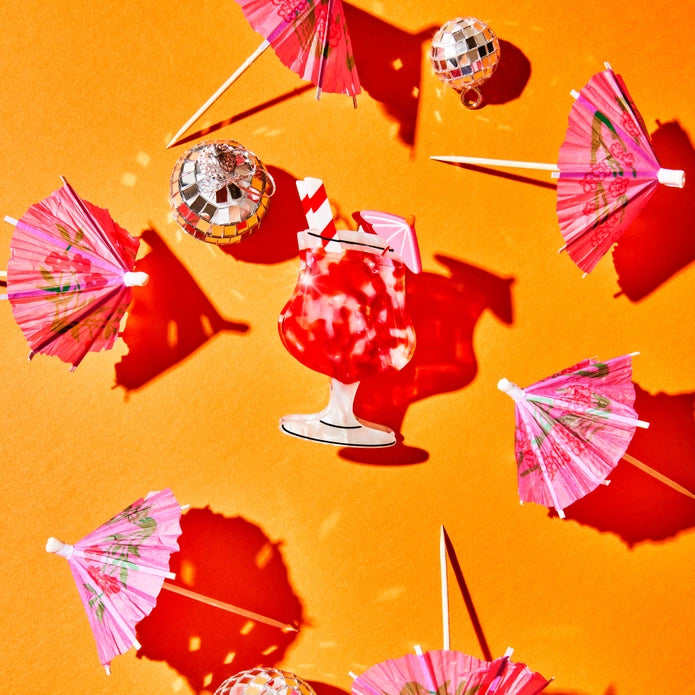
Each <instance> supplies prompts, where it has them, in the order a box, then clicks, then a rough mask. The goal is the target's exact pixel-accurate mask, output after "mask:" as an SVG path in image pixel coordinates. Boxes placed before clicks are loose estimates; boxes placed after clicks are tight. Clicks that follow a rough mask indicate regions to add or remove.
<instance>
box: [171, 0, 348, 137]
mask: <svg viewBox="0 0 695 695" xmlns="http://www.w3.org/2000/svg"><path fill="white" fill-rule="evenodd" d="M237 2H238V4H239V5H240V6H241V9H242V11H243V13H244V16H245V17H246V19H247V20H248V22H249V24H250V25H251V26H252V27H253V29H254V30H255V31H257V32H258V33H259V34H261V36H263V37H264V39H263V41H262V42H261V44H260V45H259V46H258V48H257V49H256V50H255V51H254V52H253V53H252V54H251V55H250V56H249V57H248V58H247V59H246V60H245V61H244V63H242V65H241V66H239V67H238V68H237V69H236V70H235V71H234V72H233V73H232V74H231V75H230V76H229V77H228V78H227V80H225V82H224V83H222V85H220V87H219V88H218V89H217V91H216V92H215V93H214V94H213V95H212V96H211V97H210V98H209V99H208V100H207V101H206V102H205V103H204V104H203V105H202V106H201V107H200V108H199V109H198V110H197V111H196V112H195V113H194V114H193V116H191V117H190V118H189V119H188V120H187V121H186V123H184V125H183V126H182V127H181V128H180V130H179V131H178V132H177V133H176V135H174V137H173V138H172V139H171V140H170V141H169V144H168V145H167V147H171V146H172V145H174V144H176V142H178V140H179V138H180V137H181V136H182V135H183V134H184V133H185V132H186V131H187V130H188V128H190V127H191V125H193V123H195V122H196V121H197V120H198V118H200V116H202V115H203V114H204V113H205V112H206V111H207V110H208V109H209V108H210V106H212V104H214V103H215V101H217V99H219V98H220V96H222V94H223V93H224V92H225V91H226V90H227V89H228V88H229V87H230V86H231V85H232V84H233V83H234V82H235V81H236V80H237V79H238V78H239V77H240V76H241V74H242V73H243V72H244V71H245V70H246V69H247V68H248V67H249V66H250V65H251V64H252V63H253V62H254V61H255V60H256V59H257V58H258V57H259V56H260V55H261V54H262V53H263V52H264V51H265V50H266V49H267V48H270V47H272V48H273V50H274V51H275V54H276V55H277V56H278V58H280V60H281V61H282V62H283V63H284V64H285V65H286V66H287V67H288V68H289V69H290V70H292V71H293V72H295V73H296V74H297V75H299V77H301V78H302V79H303V80H307V81H309V82H312V83H313V84H315V85H316V98H317V99H318V98H319V97H320V96H321V92H332V93H335V94H347V95H348V96H351V97H352V98H353V102H354V103H355V105H356V101H355V97H356V95H357V94H359V93H360V81H359V77H358V76H357V68H356V67H355V58H354V56H353V54H352V45H351V43H350V34H349V33H348V28H347V22H346V21H345V13H344V12H343V5H342V3H341V0H277V1H275V0H274V1H273V2H268V0H237Z"/></svg>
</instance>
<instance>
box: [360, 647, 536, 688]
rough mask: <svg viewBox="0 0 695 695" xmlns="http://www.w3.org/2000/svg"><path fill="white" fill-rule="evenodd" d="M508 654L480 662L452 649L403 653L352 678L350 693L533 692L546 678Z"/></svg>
mask: <svg viewBox="0 0 695 695" xmlns="http://www.w3.org/2000/svg"><path fill="white" fill-rule="evenodd" d="M509 656H510V654H509V653H508V654H505V655H504V656H502V657H500V658H498V659H495V660H494V661H483V660H482V659H478V658H476V657H474V656H469V655H468V654H464V653H463V652H459V651H455V650H453V649H440V650H434V651H428V652H424V653H423V652H422V651H420V650H419V649H418V650H417V652H416V653H415V654H405V655H404V656H401V657H400V658H398V659H389V660H387V661H383V662H381V663H378V664H376V665H374V666H372V667H371V668H369V669H367V670H366V671H365V672H364V673H362V674H360V675H359V676H356V677H355V680H354V681H353V683H352V693H353V695H459V694H463V693H469V694H473V693H475V694H476V695H477V694H478V693H479V694H480V695H483V694H484V693H490V694H491V693H497V694H498V695H535V694H536V693H539V692H541V691H542V690H543V689H545V688H546V687H547V686H548V685H549V681H548V680H547V679H546V678H544V677H543V676H542V675H541V674H540V673H536V672H534V671H532V670H531V669H530V668H528V666H526V665H525V664H521V663H514V662H513V661H510V659H509Z"/></svg>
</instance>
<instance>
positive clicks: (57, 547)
mask: <svg viewBox="0 0 695 695" xmlns="http://www.w3.org/2000/svg"><path fill="white" fill-rule="evenodd" d="M72 551H73V546H71V545H70V544H69V543H63V541H59V540H58V539H57V538H53V536H51V537H50V538H49V539H48V540H47V541H46V552H48V553H55V554H56V555H60V556H61V557H64V558H65V559H66V560H69V559H70V558H71V557H72Z"/></svg>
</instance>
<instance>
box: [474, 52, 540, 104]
mask: <svg viewBox="0 0 695 695" xmlns="http://www.w3.org/2000/svg"><path fill="white" fill-rule="evenodd" d="M499 43H500V60H499V63H498V65H497V70H495V72H494V73H493V75H492V77H491V78H490V79H489V80H488V81H487V82H486V83H485V84H484V85H483V86H482V87H481V88H480V91H481V93H482V95H483V104H482V106H483V107H485V106H486V105H493V104H506V103H507V102H509V101H513V100H514V99H518V98H519V97H520V96H521V93H522V92H523V91H524V88H525V87H526V85H527V84H528V81H529V78H530V77H531V63H530V61H529V59H528V58H527V57H526V56H525V55H524V53H523V52H522V51H521V49H519V48H517V47H516V46H515V45H514V44H513V43H510V42H509V41H505V40H504V39H499Z"/></svg>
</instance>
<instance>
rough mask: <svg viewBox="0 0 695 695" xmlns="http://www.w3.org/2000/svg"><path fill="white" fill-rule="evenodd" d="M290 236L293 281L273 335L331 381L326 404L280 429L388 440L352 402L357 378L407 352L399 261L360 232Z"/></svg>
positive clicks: (347, 439)
mask: <svg viewBox="0 0 695 695" xmlns="http://www.w3.org/2000/svg"><path fill="white" fill-rule="evenodd" d="M297 236H298V240H299V247H300V270H299V278H298V281H297V285H296V287H295V290H294V292H293V294H292V297H291V298H290V300H289V302H288V303H287V304H286V306H285V308H284V309H283V311H282V313H281V315H280V319H279V329H280V337H281V338H282V342H283V344H284V345H285V347H286V348H287V350H288V352H289V353H290V354H291V355H293V356H294V357H295V358H296V359H297V360H298V361H299V362H301V363H302V364H303V365H305V366H307V367H309V368H310V369H313V370H315V371H318V372H321V373H322V374H326V375H327V376H329V377H330V378H331V380H332V381H331V395H332V398H331V401H332V402H331V403H329V406H328V408H326V410H324V411H322V412H321V413H316V414H315V415H291V416H286V417H285V418H283V419H282V420H281V428H282V429H283V431H285V432H287V433H288V434H294V435H295V436H300V437H305V438H307V439H315V440H318V441H323V442H327V443H332V444H339V445H347V446H388V445H391V444H394V443H395V437H394V435H393V432H391V431H390V430H386V429H385V428H383V427H381V426H378V425H372V424H370V423H364V422H363V421H361V420H358V419H357V418H355V416H354V415H353V413H352V400H353V398H354V394H355V391H356V390H357V386H358V383H359V381H360V380H361V379H363V378H365V377H368V376H375V375H378V374H382V373H385V372H389V371H394V370H399V369H401V368H403V367H404V366H405V365H406V364H407V363H408V362H409V360H410V358H411V357H412V354H413V351H414V349H415V331H414V329H413V325H412V323H411V321H410V318H409V316H408V314H407V313H406V311H405V266H404V264H403V262H402V261H401V260H400V259H399V258H398V257H396V256H395V254H393V253H392V252H391V251H390V250H389V248H388V244H386V242H384V241H383V240H382V239H381V238H380V237H378V236H377V235H375V234H367V233H365V232H363V231H362V230H359V231H357V232H350V231H343V230H341V231H340V232H338V236H337V237H333V238H331V239H327V238H323V237H321V236H320V234H319V233H318V232H314V231H312V230H306V231H304V232H300V233H299V234H298V235H297ZM333 401H335V402H333ZM338 403H342V406H341V407H338V405H337V404H338ZM311 423H313V424H311ZM294 430H298V431H294Z"/></svg>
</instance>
